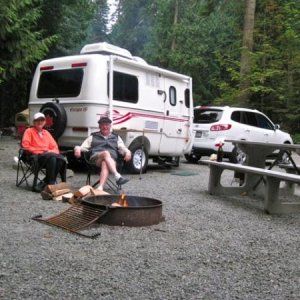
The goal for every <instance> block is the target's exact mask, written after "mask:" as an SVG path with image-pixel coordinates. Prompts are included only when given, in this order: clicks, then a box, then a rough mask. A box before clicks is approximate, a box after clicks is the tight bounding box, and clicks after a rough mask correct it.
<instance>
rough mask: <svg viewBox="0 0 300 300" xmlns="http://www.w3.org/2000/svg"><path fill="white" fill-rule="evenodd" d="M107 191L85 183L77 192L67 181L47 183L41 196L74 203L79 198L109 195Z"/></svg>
mask: <svg viewBox="0 0 300 300" xmlns="http://www.w3.org/2000/svg"><path fill="white" fill-rule="evenodd" d="M107 194H108V193H107V192H104V191H100V190H97V189H95V188H93V187H92V186H90V185H85V186H83V187H81V188H80V189H78V190H77V191H75V192H72V191H71V189H70V187H69V185H68V184H67V183H65V182H61V183H58V184H53V185H47V186H46V187H45V189H44V190H43V191H42V192H41V196H42V198H43V199H44V200H56V201H63V202H69V203H71V204H74V203H76V202H77V200H78V199H82V198H83V197H86V196H90V195H93V196H96V195H107Z"/></svg>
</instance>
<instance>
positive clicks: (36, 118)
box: [33, 112, 46, 121]
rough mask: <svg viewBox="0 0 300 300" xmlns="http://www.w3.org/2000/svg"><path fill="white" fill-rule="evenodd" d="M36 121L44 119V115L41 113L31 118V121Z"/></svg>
mask: <svg viewBox="0 0 300 300" xmlns="http://www.w3.org/2000/svg"><path fill="white" fill-rule="evenodd" d="M38 119H46V117H45V115H44V114H43V113H41V112H38V113H36V114H34V116H33V121H36V120H38Z"/></svg>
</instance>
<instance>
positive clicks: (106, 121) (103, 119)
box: [98, 117, 112, 124]
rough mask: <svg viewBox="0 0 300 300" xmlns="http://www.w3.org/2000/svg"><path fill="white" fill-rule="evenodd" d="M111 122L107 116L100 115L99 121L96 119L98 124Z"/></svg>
mask: <svg viewBox="0 0 300 300" xmlns="http://www.w3.org/2000/svg"><path fill="white" fill-rule="evenodd" d="M111 122H112V121H111V119H110V118H108V117H101V118H100V119H99V121H98V123H99V124H103V123H109V124H111Z"/></svg>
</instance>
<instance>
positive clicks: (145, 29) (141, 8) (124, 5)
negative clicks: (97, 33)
mask: <svg viewBox="0 0 300 300" xmlns="http://www.w3.org/2000/svg"><path fill="white" fill-rule="evenodd" d="M152 2H153V1H150V0H130V1H120V2H119V6H118V8H117V10H116V12H115V15H116V16H117V22H116V23H115V24H114V25H113V26H112V30H111V33H110V35H109V40H110V42H111V43H112V44H115V45H118V46H121V47H124V48H126V49H127V50H129V51H130V52H131V53H132V54H134V55H142V52H143V48H144V45H145V43H146V42H147V39H148V36H149V33H150V30H151V28H152V24H153V17H152V16H151V14H149V8H150V7H151V6H152Z"/></svg>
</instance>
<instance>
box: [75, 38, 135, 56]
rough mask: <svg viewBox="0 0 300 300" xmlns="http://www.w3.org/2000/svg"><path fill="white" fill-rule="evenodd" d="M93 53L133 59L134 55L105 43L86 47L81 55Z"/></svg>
mask: <svg viewBox="0 0 300 300" xmlns="http://www.w3.org/2000/svg"><path fill="white" fill-rule="evenodd" d="M93 53H97V54H105V55H110V54H115V55H119V56H122V57H126V58H130V59H132V55H131V53H130V52H129V51H128V50H126V49H124V48H120V47H118V46H114V45H111V44H109V43H105V42H103V43H95V44H88V45H85V46H84V47H83V48H82V49H81V51H80V54H93Z"/></svg>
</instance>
